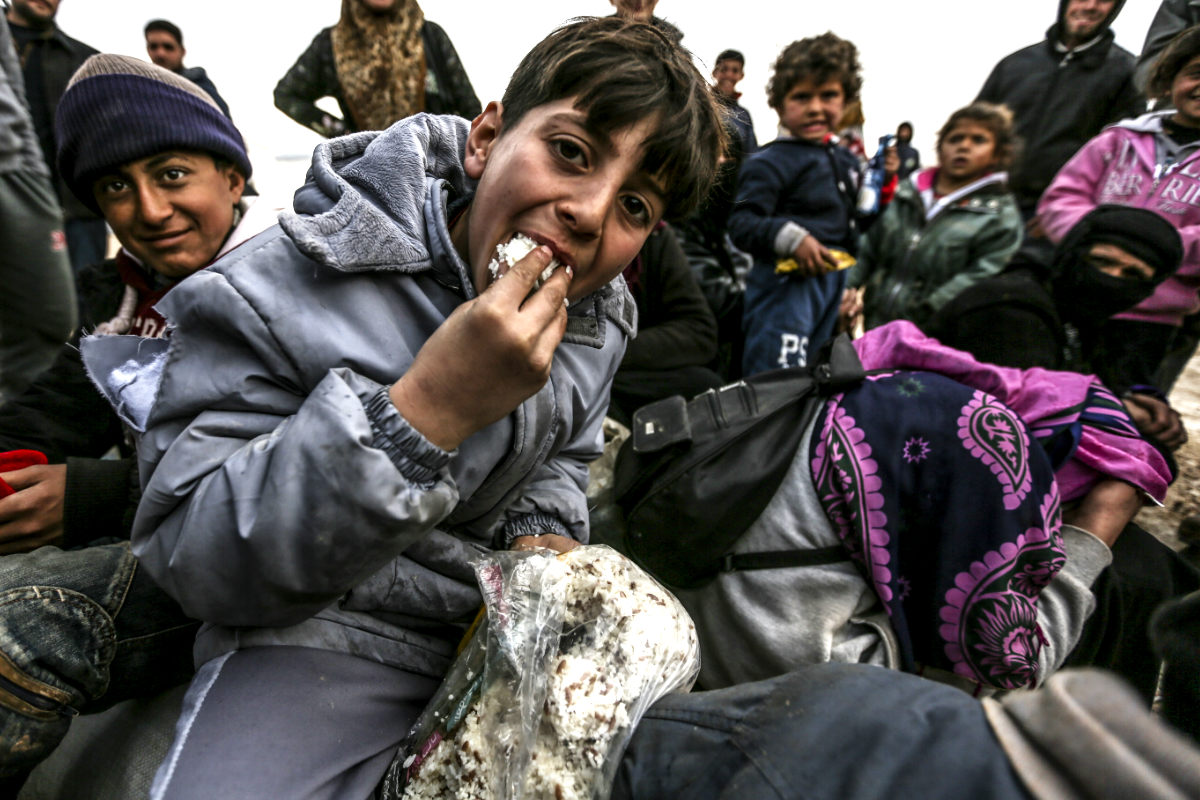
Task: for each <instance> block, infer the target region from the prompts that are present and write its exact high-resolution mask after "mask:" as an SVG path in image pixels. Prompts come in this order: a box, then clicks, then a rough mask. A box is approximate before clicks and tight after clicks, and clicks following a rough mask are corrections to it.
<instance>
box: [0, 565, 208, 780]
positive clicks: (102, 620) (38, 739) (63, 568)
mask: <svg viewBox="0 0 1200 800" xmlns="http://www.w3.org/2000/svg"><path fill="white" fill-rule="evenodd" d="M198 627H199V624H198V623H196V622H193V621H192V620H189V619H188V618H187V617H185V616H184V614H183V611H182V610H181V609H180V608H179V605H178V604H177V603H176V602H175V601H174V600H172V599H171V598H170V597H169V596H168V595H167V594H166V593H165V592H163V591H162V590H161V589H159V588H158V586H157V585H156V584H155V583H154V582H153V581H152V580H150V578H149V576H148V575H146V574H145V573H144V572H143V571H142V570H141V569H139V568H138V564H137V560H136V559H135V558H134V557H133V554H132V553H131V552H130V550H129V543H128V542H120V543H117V544H108V545H102V546H96V547H86V548H81V549H78V550H60V549H59V548H57V547H43V548H40V549H38V550H35V551H33V552H32V553H23V554H19V555H8V556H4V557H2V558H0V748H2V749H0V779H4V778H8V779H10V782H12V781H15V782H19V781H20V780H21V779H22V777H23V775H25V774H26V773H28V772H29V771H30V770H31V769H33V768H34V767H35V766H36V765H37V764H38V763H39V762H40V761H42V760H43V759H44V758H45V757H46V756H48V755H49V754H50V753H51V752H52V751H53V750H54V748H55V747H57V746H58V743H59V742H60V741H62V738H63V736H65V735H66V733H67V729H68V727H69V726H70V724H71V720H72V718H74V717H75V716H76V715H77V714H81V713H89V712H94V711H101V710H103V709H105V708H108V707H109V706H111V705H113V704H115V703H117V702H120V701H122V700H127V699H129V698H132V697H146V696H150V695H154V694H157V693H158V692H160V691H163V690H165V689H168V688H170V687H172V686H177V685H178V684H180V683H183V682H185V681H187V679H188V678H189V677H190V676H191V674H192V672H193V667H192V644H193V642H194V640H195V636H196V630H197V628H198Z"/></svg>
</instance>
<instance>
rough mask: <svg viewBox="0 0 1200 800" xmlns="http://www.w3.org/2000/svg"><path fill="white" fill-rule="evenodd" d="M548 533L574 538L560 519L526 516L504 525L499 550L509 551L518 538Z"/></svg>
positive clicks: (544, 515) (498, 544) (544, 516)
mask: <svg viewBox="0 0 1200 800" xmlns="http://www.w3.org/2000/svg"><path fill="white" fill-rule="evenodd" d="M547 533H556V534H558V535H559V536H565V537H567V538H568V539H570V538H572V537H571V532H570V531H569V530H567V526H566V525H564V524H563V523H562V520H560V519H559V518H558V517H553V516H550V515H549V514H525V515H524V516H520V517H515V518H513V519H510V520H508V521H507V522H506V523H504V528H503V529H501V531H500V535H499V537H498V541H497V542H496V544H497V546H498V547H499V548H501V549H503V550H508V549H509V548H511V547H512V543H513V540H514V539H516V538H517V537H518V536H542V535H544V534H547Z"/></svg>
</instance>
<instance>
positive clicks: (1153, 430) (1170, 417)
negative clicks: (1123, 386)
mask: <svg viewBox="0 0 1200 800" xmlns="http://www.w3.org/2000/svg"><path fill="white" fill-rule="evenodd" d="M1122 403H1124V405H1125V410H1126V411H1128V412H1129V416H1130V417H1131V418H1132V419H1133V424H1134V425H1136V426H1137V429H1138V431H1139V432H1140V433H1141V434H1142V435H1143V436H1152V437H1154V438H1155V439H1158V440H1159V441H1160V442H1162V443H1163V444H1164V445H1166V446H1167V447H1168V448H1169V449H1171V450H1178V449H1179V448H1180V447H1182V446H1183V445H1184V443H1186V442H1187V430H1186V429H1185V428H1184V427H1183V419H1182V418H1181V417H1180V416H1179V412H1178V411H1176V410H1175V409H1173V408H1171V407H1170V406H1169V405H1167V404H1166V403H1164V402H1163V401H1162V400H1159V399H1158V398H1157V397H1154V396H1153V395H1149V394H1141V393H1136V392H1135V393H1133V394H1128V395H1126V396H1125V397H1123V398H1122Z"/></svg>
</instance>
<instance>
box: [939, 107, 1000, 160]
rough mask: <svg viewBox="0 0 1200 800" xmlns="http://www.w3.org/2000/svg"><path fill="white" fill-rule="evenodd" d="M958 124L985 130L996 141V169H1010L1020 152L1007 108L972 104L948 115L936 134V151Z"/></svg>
mask: <svg viewBox="0 0 1200 800" xmlns="http://www.w3.org/2000/svg"><path fill="white" fill-rule="evenodd" d="M960 122H974V123H976V124H978V125H982V126H983V127H985V128H987V129H988V131H989V132H991V134H992V138H993V139H995V140H996V146H995V157H996V169H997V170H1007V169H1011V168H1012V165H1013V163H1014V162H1015V161H1016V159H1017V155H1018V153H1019V151H1020V147H1021V140H1020V139H1019V138H1018V137H1017V134H1016V133H1015V132H1014V131H1013V113H1012V111H1011V110H1009V108H1008V106H1003V105H996V104H995V103H972V104H971V105H969V106H964V107H963V108H960V109H959V110H958V111H955V112H954V113H953V114H951V115H950V118H949V119H948V120H946V124H945V125H943V126H942V128H941V130H939V131H938V134H937V149H938V151H939V153H940V152H941V149H942V142H943V141H945V140H946V137H947V136H949V135H950V132H951V131H952V130H954V128H955V127H956V126H957V125H958V124H959V123H960Z"/></svg>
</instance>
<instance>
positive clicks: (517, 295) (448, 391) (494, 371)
mask: <svg viewBox="0 0 1200 800" xmlns="http://www.w3.org/2000/svg"><path fill="white" fill-rule="evenodd" d="M511 246H512V242H507V243H504V244H502V245H501V246H500V247H498V248H497V251H498V253H497V256H498V258H499V257H504V258H505V259H507V257H508V248H509V247H511ZM501 251H502V252H501ZM514 257H515V254H514ZM505 263H506V264H507V263H508V262H507V261H505ZM547 271H549V273H550V274H549V275H546V273H547ZM496 274H497V279H496V280H494V281H493V282H492V283H491V284H489V286H488V287H487V289H486V290H485V291H483V292H482V293H481V294H480V295H479V296H478V297H476V298H475V299H473V300H468V301H467V302H465V303H463V304H462V305H461V306H459V307H458V308H457V309H455V311H454V313H453V314H451V315H450V316H449V317H447V319H446V321H445V322H443V323H442V325H441V327H439V328H438V329H437V330H436V331H435V332H434V333H433V335H432V336H430V337H429V339H428V341H426V342H425V345H424V346H423V347H422V348H421V350H420V352H418V353H417V357H416V359H415V360H414V361H413V364H412V366H411V367H409V369H408V371H407V372H406V373H405V374H404V375H403V376H402V377H401V378H400V379H399V380H398V381H396V382H395V383H394V384H392V387H391V389H390V392H389V394H390V397H391V400H392V403H393V404H394V405H395V406H396V409H397V410H398V411H399V412H400V414H401V415H402V416H403V417H404V418H405V419H406V420H408V422H409V424H410V425H412V426H413V427H414V428H416V429H417V430H418V431H420V432H421V434H422V435H424V436H425V438H427V439H428V440H429V441H431V442H432V443H434V444H436V445H437V446H439V447H441V448H443V449H445V450H453V449H454V448H456V447H458V445H459V443H461V442H462V441H463V440H464V439H466V438H467V437H468V436H470V435H471V434H473V433H475V432H476V431H478V430H480V429H482V428H484V427H486V426H488V425H490V424H491V423H493V422H495V421H496V420H498V419H500V418H501V417H504V416H505V415H507V414H509V413H510V412H512V410H513V409H515V408H516V407H517V406H518V405H520V404H521V403H522V402H523V401H524V400H526V399H527V398H528V397H530V396H531V395H533V394H534V393H536V392H537V391H538V390H539V389H541V388H542V386H543V385H544V384H545V383H546V380H547V379H548V378H549V377H550V367H551V365H552V364H553V363H554V351H555V349H556V348H557V347H558V343H559V342H560V341H562V337H563V333H564V332H565V331H566V325H567V310H566V297H567V290H568V288H569V287H570V284H571V279H572V277H573V273H572V270H571V268H570V266H564V267H562V268H561V269H556V268H555V267H554V264H553V258H552V257H551V253H550V249H549V248H547V247H544V246H535V247H534V248H533V249H532V250H531V251H529V253H528V254H527V255H525V256H524V257H523V258H520V259H518V260H517V261H516V262H515V263H512V264H511V265H509V266H508V268H507V269H503V268H502V267H501V266H499V265H497V269H496ZM544 275H545V277H544V278H543V276H544ZM500 277H503V278H504V280H499V278H500Z"/></svg>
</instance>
